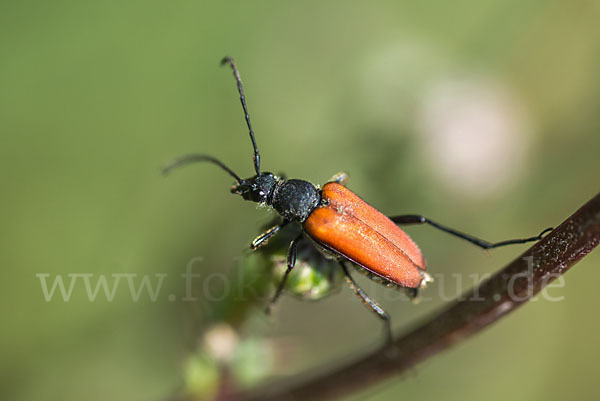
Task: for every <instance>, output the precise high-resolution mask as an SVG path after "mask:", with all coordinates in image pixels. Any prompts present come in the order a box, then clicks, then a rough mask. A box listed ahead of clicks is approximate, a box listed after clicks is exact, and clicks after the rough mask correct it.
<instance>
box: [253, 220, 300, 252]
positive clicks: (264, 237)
mask: <svg viewBox="0 0 600 401" xmlns="http://www.w3.org/2000/svg"><path fill="white" fill-rule="evenodd" d="M289 222H290V221H289V220H283V221H282V222H281V223H280V224H277V225H275V226H273V227H271V228H269V229H268V230H267V231H265V232H264V233H262V234H261V235H259V236H258V237H256V238H254V240H253V241H252V242H251V243H250V249H252V250H253V251H254V250H255V249H256V248H258V247H260V246H262V245H265V244H266V243H267V241H268V240H269V238H271V237H272V236H274V235H275V234H277V233H278V232H279V230H280V229H281V228H282V227H285V226H286V225H287V224H288V223H289Z"/></svg>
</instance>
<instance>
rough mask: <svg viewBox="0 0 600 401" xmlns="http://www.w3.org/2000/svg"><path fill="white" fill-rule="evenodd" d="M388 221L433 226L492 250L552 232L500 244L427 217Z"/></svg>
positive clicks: (537, 238) (405, 216)
mask: <svg viewBox="0 0 600 401" xmlns="http://www.w3.org/2000/svg"><path fill="white" fill-rule="evenodd" d="M389 219H390V220H392V221H393V222H394V223H396V224H429V225H430V226H433V227H435V228H437V229H439V230H442V231H444V232H447V233H448V234H450V235H454V236H455V237H458V238H462V239H464V240H466V241H469V242H470V243H472V244H475V245H477V246H478V247H481V248H483V249H492V248H498V247H500V246H504V245H512V244H524V243H526V242H532V241H538V240H540V239H542V237H543V235H544V234H546V233H547V232H549V231H552V227H550V228H547V229H545V230H544V231H542V232H541V233H540V234H539V235H537V236H535V237H530V238H518V239H509V240H506V241H500V242H488V241H485V240H482V239H479V238H476V237H474V236H472V235H469V234H465V233H461V232H460V231H457V230H454V229H453V228H450V227H446V226H444V225H441V224H439V223H436V222H435V221H432V220H430V219H428V218H427V217H424V216H420V215H417V214H407V215H403V216H392V217H389Z"/></svg>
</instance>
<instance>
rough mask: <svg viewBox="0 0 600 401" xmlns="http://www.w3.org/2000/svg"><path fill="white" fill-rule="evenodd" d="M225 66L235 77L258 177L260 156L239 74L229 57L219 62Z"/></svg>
mask: <svg viewBox="0 0 600 401" xmlns="http://www.w3.org/2000/svg"><path fill="white" fill-rule="evenodd" d="M225 64H229V66H230V67H231V69H232V70H233V76H234V77H235V81H236V83H237V88H238V92H239V93H240V101H241V102H242V108H243V109H244V117H246V125H247V126H248V130H249V131H250V140H251V141H252V146H253V147H254V156H253V157H252V159H253V160H254V170H256V175H260V155H259V154H258V146H257V145H256V139H255V138H254V130H253V129H252V124H250V115H249V114H248V107H247V106H246V96H244V88H243V87H242V78H240V72H239V71H238V69H237V66H236V65H235V61H233V59H232V58H231V57H224V58H223V60H221V65H225Z"/></svg>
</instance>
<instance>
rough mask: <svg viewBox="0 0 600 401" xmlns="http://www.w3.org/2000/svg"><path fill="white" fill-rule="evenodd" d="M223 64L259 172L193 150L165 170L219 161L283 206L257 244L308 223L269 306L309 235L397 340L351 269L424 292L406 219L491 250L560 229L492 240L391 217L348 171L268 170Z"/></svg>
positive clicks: (258, 196) (250, 194)
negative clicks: (304, 175)
mask: <svg viewBox="0 0 600 401" xmlns="http://www.w3.org/2000/svg"><path fill="white" fill-rule="evenodd" d="M221 65H229V67H231V69H232V71H233V76H234V78H235V82H236V84H237V89H238V92H239V95H240V101H241V103H242V109H243V111H244V117H245V119H246V125H247V126H248V130H249V134H250V140H251V141H252V147H253V149H254V155H253V161H254V171H255V173H256V174H255V175H254V176H252V177H250V178H246V179H242V178H240V176H238V175H237V174H236V173H234V172H233V170H231V169H230V168H229V167H227V166H226V165H225V164H224V163H223V162H221V161H220V160H218V159H216V158H214V157H212V156H209V155H205V154H189V155H185V156H182V157H180V158H178V159H175V160H174V161H172V162H171V163H169V164H168V165H166V166H165V167H164V168H163V173H168V172H169V171H171V170H173V169H174V168H176V167H180V166H183V165H185V164H189V163H194V162H209V163H212V164H216V165H217V166H219V167H220V168H221V169H223V170H225V171H226V172H227V173H229V175H230V176H232V177H233V178H234V179H235V181H236V184H235V185H233V187H232V188H231V193H233V194H236V195H240V196H241V197H242V198H244V199H245V200H248V201H252V202H256V203H258V204H261V205H267V206H270V207H272V208H273V209H275V210H276V211H277V212H278V213H279V215H280V216H281V221H280V222H279V223H278V224H276V225H274V226H273V227H271V228H269V229H268V230H266V231H265V232H264V233H262V234H260V235H259V236H258V237H256V238H255V239H254V240H253V241H252V242H251V243H250V248H251V249H252V250H255V249H257V248H259V247H260V246H262V245H264V244H266V243H267V241H268V240H269V238H271V237H273V236H274V235H276V234H277V233H278V232H279V231H280V230H281V228H282V227H284V226H286V225H288V224H290V223H293V224H299V225H300V227H301V231H300V233H299V234H298V235H297V236H296V237H295V238H294V239H293V240H292V241H291V242H290V245H289V248H288V252H287V270H286V271H285V273H284V275H283V278H282V280H281V282H280V283H279V285H278V287H277V290H276V292H275V295H274V296H273V298H272V299H271V300H270V302H269V304H268V306H267V312H268V311H269V310H270V307H271V306H272V305H273V304H274V303H275V302H276V301H277V299H278V298H279V296H280V295H281V292H282V291H283V288H284V286H285V282H286V279H287V277H288V275H289V273H290V271H291V270H292V269H293V268H294V265H295V263H296V250H297V247H298V243H299V242H300V241H302V240H305V239H309V240H310V241H312V243H313V244H314V245H315V246H316V247H317V249H318V250H319V251H321V252H322V253H323V254H324V255H325V256H326V257H327V258H332V259H335V260H337V261H338V262H339V266H340V268H341V269H342V271H343V273H344V275H345V277H346V281H347V282H348V284H349V285H350V287H351V288H352V290H353V291H354V292H355V293H356V295H357V296H358V297H359V298H360V299H361V300H362V302H363V303H364V304H365V306H366V307H367V308H369V309H370V310H371V311H372V312H373V313H375V314H376V315H377V316H378V317H379V318H380V319H382V320H383V321H384V323H385V329H386V335H387V340H388V342H389V341H391V338H392V334H391V326H390V317H389V315H388V314H387V313H386V312H385V311H384V310H383V309H382V308H381V306H379V304H378V303H377V302H375V301H374V300H373V299H371V298H370V297H369V296H368V295H367V294H366V293H365V292H364V291H363V290H362V289H361V288H360V287H359V286H358V284H357V283H356V282H355V281H354V279H353V278H352V276H351V275H350V273H349V271H348V263H353V264H355V265H357V266H358V268H359V269H364V270H366V272H367V274H368V275H369V276H370V277H371V278H373V279H377V280H378V281H380V282H383V283H384V284H386V285H387V286H392V287H401V288H402V287H403V288H407V289H409V290H410V295H411V296H412V297H415V296H416V295H417V291H418V290H419V289H421V288H425V286H426V285H427V284H428V283H429V282H431V281H432V278H431V277H430V276H429V275H428V274H427V273H426V272H425V259H424V257H423V254H422V253H421V251H420V250H419V247H418V246H417V245H416V244H415V242H414V241H413V240H412V239H411V238H410V237H409V236H408V235H407V234H406V233H405V232H404V231H402V230H401V229H400V228H399V227H398V225H402V224H406V225H408V224H429V225H430V226H432V227H435V228H437V229H439V230H441V231H444V232H446V233H448V234H451V235H454V236H456V237H458V238H462V239H463V240H466V241H469V242H471V243H472V244H474V245H477V246H478V247H481V248H483V249H491V248H498V247H500V246H504V245H511V244H522V243H525V242H530V241H537V240H539V239H540V238H542V236H543V235H544V234H545V233H546V232H548V231H550V230H552V229H551V228H548V229H546V230H544V231H543V232H542V233H541V234H539V235H537V236H535V237H530V238H522V239H511V240H506V241H501V242H496V243H491V242H488V241H484V240H481V239H479V238H476V237H473V236H471V235H468V234H465V233H462V232H459V231H457V230H454V229H452V228H450V227H447V226H444V225H441V224H439V223H436V222H435V221H432V220H430V219H428V218H427V217H424V216H421V215H414V214H410V215H401V216H392V217H387V216H385V215H384V214H382V213H381V212H380V211H378V210H377V209H375V208H373V207H372V206H370V205H369V204H367V203H366V202H365V201H363V200H362V199H361V198H359V197H358V195H356V194H355V193H354V192H352V191H350V190H349V189H347V188H346V187H345V185H344V184H345V182H346V180H347V178H348V177H347V175H346V174H344V173H339V174H336V175H335V176H334V177H333V178H332V179H331V180H330V181H329V182H327V183H326V184H325V185H324V186H323V187H322V188H320V187H318V186H316V185H314V184H312V183H310V182H308V181H305V180H300V179H285V178H283V177H278V176H276V175H274V174H273V173H270V172H266V171H261V169H260V154H259V153H258V146H257V144H256V139H255V137H254V130H253V129H252V125H251V124H250V116H249V114H248V107H247V105H246V97H245V95H244V89H243V87H242V80H241V78H240V73H239V71H238V69H237V66H236V64H235V62H234V61H233V59H232V58H231V57H225V58H224V59H223V60H222V61H221Z"/></svg>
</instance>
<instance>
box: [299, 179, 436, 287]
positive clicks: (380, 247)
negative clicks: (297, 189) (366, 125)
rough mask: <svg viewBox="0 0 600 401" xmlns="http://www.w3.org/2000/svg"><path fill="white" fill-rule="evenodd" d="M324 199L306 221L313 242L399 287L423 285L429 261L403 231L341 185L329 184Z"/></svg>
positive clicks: (306, 230)
mask: <svg viewBox="0 0 600 401" xmlns="http://www.w3.org/2000/svg"><path fill="white" fill-rule="evenodd" d="M322 197H323V201H324V202H323V204H322V206H319V207H317V208H316V209H315V210H313V212H312V213H311V214H310V216H309V217H308V219H306V221H305V222H304V231H305V232H306V233H307V234H308V235H310V237H311V238H312V239H313V240H315V241H316V242H318V243H319V244H321V245H323V246H325V247H326V248H328V249H329V250H331V251H333V252H334V253H337V254H340V255H342V256H344V257H345V258H348V259H350V260H351V261H353V262H355V263H356V264H358V265H360V266H362V267H363V268H365V269H367V270H369V271H370V272H372V273H374V274H376V275H378V276H381V277H383V278H385V279H386V280H389V281H391V282H393V283H395V284H397V285H400V286H402V287H409V288H419V287H420V286H421V282H422V280H423V274H424V270H425V259H424V257H423V254H422V253H421V250H420V249H419V247H418V246H417V244H415V242H414V241H413V240H412V239H411V238H410V237H409V236H408V235H407V234H406V233H405V232H404V231H402V229H400V228H399V227H398V226H397V225H396V224H395V223H394V222H393V221H391V220H390V219H389V218H387V217H386V216H385V215H383V214H382V213H381V212H379V211H378V210H377V209H375V208H374V207H372V206H370V205H369V204H368V203H366V202H365V201H364V200H362V199H361V198H359V197H358V195H356V194H355V193H354V192H352V191H350V190H349V189H348V188H346V187H344V186H343V185H341V184H338V183H336V182H329V183H327V184H325V185H324V186H323V190H322Z"/></svg>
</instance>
